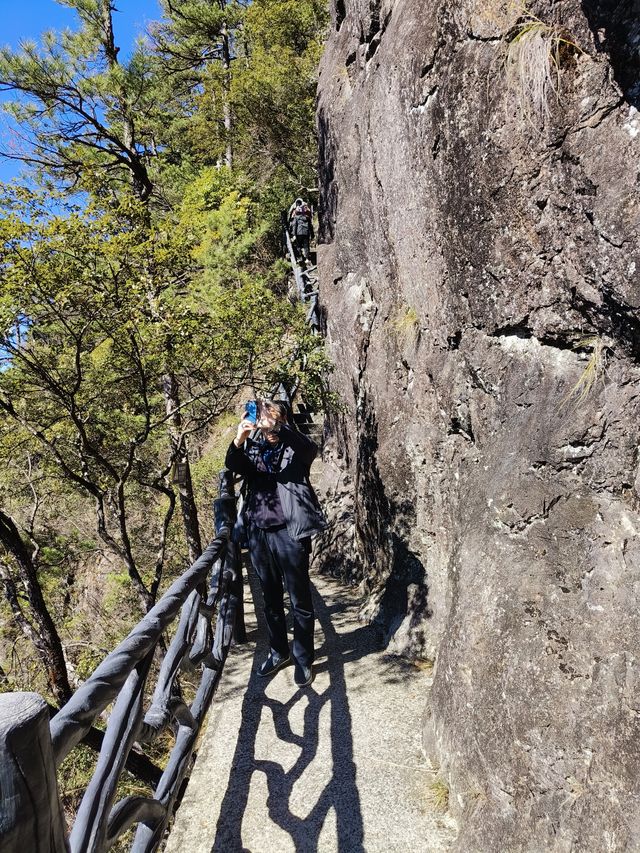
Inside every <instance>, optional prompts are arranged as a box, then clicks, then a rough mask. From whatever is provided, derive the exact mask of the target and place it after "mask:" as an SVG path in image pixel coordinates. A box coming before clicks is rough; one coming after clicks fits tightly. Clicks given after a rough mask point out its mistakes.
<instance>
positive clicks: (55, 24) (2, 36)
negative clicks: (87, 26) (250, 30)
mask: <svg viewBox="0 0 640 853" xmlns="http://www.w3.org/2000/svg"><path fill="white" fill-rule="evenodd" d="M115 6H116V9H117V10H118V11H117V12H116V13H115V14H114V19H113V24H114V30H115V36H116V44H118V45H119V46H120V49H121V56H123V57H126V56H127V54H128V53H129V51H130V50H131V48H132V46H133V45H134V43H135V40H136V37H137V36H138V35H140V34H141V33H143V32H144V30H145V28H146V26H147V24H148V23H149V21H154V20H157V19H158V18H159V17H160V9H159V6H158V2H157V0H116V3H115ZM75 25H76V16H75V13H74V12H73V11H72V10H71V9H69V8H68V7H66V6H61V5H59V4H58V3H56V2H55V0H0V45H2V46H3V47H4V46H7V45H8V46H10V47H12V48H17V47H18V46H19V42H20V40H21V39H29V40H33V41H37V40H38V37H39V35H40V33H42V32H43V31H44V30H51V29H63V28H64V27H75ZM3 97H6V95H5V96H3V95H2V94H0V99H2V98H3ZM3 132H6V116H2V114H1V113H0V134H2V133H3ZM19 171H20V165H19V164H18V163H15V162H12V161H7V160H4V159H3V158H0V181H8V180H10V179H11V178H13V177H15V176H16V175H17V174H18V172H19Z"/></svg>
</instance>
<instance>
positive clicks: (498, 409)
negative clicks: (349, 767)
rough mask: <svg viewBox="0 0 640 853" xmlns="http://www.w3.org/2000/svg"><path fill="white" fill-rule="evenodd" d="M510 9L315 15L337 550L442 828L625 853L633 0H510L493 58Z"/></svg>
mask: <svg viewBox="0 0 640 853" xmlns="http://www.w3.org/2000/svg"><path fill="white" fill-rule="evenodd" d="M517 8H520V9H521V8H522V7H516V4H510V3H500V2H496V0H482V2H481V0H460V2H457V3H445V2H435V0H423V2H417V0H395V2H391V0H383V2H380V0H367V2H364V0H344V2H343V0H336V2H335V5H334V8H333V24H332V32H331V34H330V37H329V43H328V46H327V49H326V52H325V56H324V59H323V62H322V67H321V73H320V81H319V100H318V127H319V132H320V140H321V145H320V148H321V151H320V154H321V241H322V243H323V245H321V247H320V253H319V257H320V264H319V267H320V273H321V299H322V302H323V305H324V306H325V307H326V309H327V336H328V341H329V346H330V349H331V352H332V354H333V357H334V360H335V363H336V365H337V370H336V374H335V386H336V388H337V390H339V391H340V392H341V394H342V397H343V399H344V401H345V406H346V411H345V414H344V416H343V417H342V418H336V419H334V422H333V423H332V425H331V441H330V446H331V447H332V449H333V454H334V458H335V459H336V460H337V463H338V464H339V465H340V466H341V468H342V470H343V472H344V476H345V477H346V479H345V480H343V481H342V486H341V489H342V494H341V497H340V499H339V500H338V501H337V503H336V506H338V507H340V512H341V513H342V515H343V519H342V528H341V540H340V546H341V550H342V552H343V553H347V555H348V557H349V561H350V562H349V565H348V573H349V574H350V575H351V576H352V577H353V578H354V579H355V580H356V581H358V582H360V583H361V589H362V591H363V592H364V593H365V596H366V601H367V605H366V608H365V612H366V615H367V616H368V617H369V618H371V619H377V620H378V621H379V622H380V623H381V624H382V625H383V626H384V627H385V629H386V633H387V640H388V642H389V643H390V644H391V648H393V650H394V651H396V652H398V651H403V650H404V651H406V652H407V653H408V654H410V655H419V656H422V657H428V658H433V659H435V661H436V667H435V678H434V682H433V687H432V689H431V691H430V695H429V696H425V708H426V710H425V723H424V743H425V747H426V749H427V751H428V754H429V755H430V756H431V758H432V759H433V760H434V761H435V762H437V763H438V764H439V765H440V767H441V772H442V773H443V774H444V775H445V776H446V778H447V780H448V782H449V785H450V789H451V798H450V806H451V810H452V814H453V815H454V817H455V818H456V819H457V821H458V823H459V828H460V832H459V836H458V841H457V845H458V846H457V849H458V850H460V851H464V853H472V851H498V850H500V851H547V850H553V851H605V850H610V851H618V850H620V851H622V850H636V849H640V842H638V840H637V839H638V837H640V836H639V833H638V829H639V828H640V827H639V823H640V809H639V806H640V791H639V788H638V784H637V777H638V773H639V770H640V746H639V744H640V738H639V735H640V696H639V695H638V683H637V682H638V677H639V669H638V659H639V657H640V641H639V632H638V627H637V626H638V603H639V601H638V599H639V596H640V571H639V563H638V556H639V550H640V545H639V544H638V536H637V533H638V530H639V529H640V519H639V515H638V506H639V504H638V499H639V497H640V474H639V468H638V455H637V448H638V437H639V421H638V415H639V413H640V412H639V410H640V394H639V387H638V379H639V377H640V369H639V359H640V311H639V308H640V279H639V273H640V249H639V242H638V231H639V226H640V205H639V186H640V183H639V172H638V166H639V158H638V155H639V154H640V113H638V107H639V106H640V85H639V82H638V81H639V79H640V77H639V74H640V70H639V69H640V65H639V62H638V44H639V43H640V31H639V30H638V20H640V15H639V14H638V4H637V2H629V3H623V4H617V3H613V2H610V3H604V2H594V0H585V2H582V3H578V2H577V0H560V2H553V3H552V2H550V0H545V2H536V3H532V4H531V5H530V7H529V8H530V10H531V13H532V14H534V13H535V15H536V16H537V17H538V19H539V20H540V21H541V22H543V23H544V24H545V26H539V28H538V36H539V37H540V39H541V40H542V41H541V44H542V45H543V46H544V45H546V48H544V50H543V51H542V53H540V51H539V52H538V53H537V54H535V53H532V54H531V55H530V56H529V58H528V59H527V60H526V61H525V62H524V63H523V73H522V76H521V77H518V75H515V76H514V74H513V71H512V70H510V69H512V67H513V62H512V60H513V59H514V53H513V51H514V50H515V49H516V46H517V43H518V38H516V37H517V36H518V34H520V39H521V38H522V34H523V33H524V32H525V31H524V30H523V29H522V27H521V24H522V23H523V19H522V18H520V19H518V11H517ZM514 38H516V42H515V43H514V42H513V40H514ZM510 44H511V47H509V45H510ZM555 47H558V49H559V63H560V64H559V69H558V73H557V76H556V75H555V72H554V68H555V66H554V65H553V63H552V65H551V69H552V85H554V86H557V89H558V91H557V92H555V93H554V92H553V91H551V90H550V89H549V88H548V84H547V92H546V96H545V103H546V104H547V106H548V116H547V117H546V118H545V120H544V122H541V121H539V120H538V119H537V118H536V116H535V114H534V112H533V110H534V107H535V104H533V103H532V101H531V99H530V98H529V96H528V95H527V94H526V92H527V86H528V83H529V82H530V81H535V80H541V79H543V77H541V76H540V75H541V73H542V72H543V71H544V68H543V67H542V66H541V64H540V63H541V62H542V63H544V57H545V55H546V56H548V51H549V50H551V51H553V49H554V48H555ZM545 51H546V52H545ZM543 76H544V75H543ZM523 92H524V94H523ZM538 106H539V104H538ZM590 379H593V382H592V383H590ZM349 525H350V526H349ZM337 553H339V551H338V552H337ZM336 559H337V556H336V553H334V554H333V561H334V564H335V562H336Z"/></svg>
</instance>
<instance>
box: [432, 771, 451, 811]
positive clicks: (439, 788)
mask: <svg viewBox="0 0 640 853" xmlns="http://www.w3.org/2000/svg"><path fill="white" fill-rule="evenodd" d="M427 799H428V800H429V802H430V803H431V805H432V806H433V807H434V808H435V809H436V810H437V811H439V812H446V811H448V810H449V786H448V785H447V783H446V782H445V781H444V779H441V778H437V779H435V780H434V781H433V782H431V784H430V785H429V790H428V792H427Z"/></svg>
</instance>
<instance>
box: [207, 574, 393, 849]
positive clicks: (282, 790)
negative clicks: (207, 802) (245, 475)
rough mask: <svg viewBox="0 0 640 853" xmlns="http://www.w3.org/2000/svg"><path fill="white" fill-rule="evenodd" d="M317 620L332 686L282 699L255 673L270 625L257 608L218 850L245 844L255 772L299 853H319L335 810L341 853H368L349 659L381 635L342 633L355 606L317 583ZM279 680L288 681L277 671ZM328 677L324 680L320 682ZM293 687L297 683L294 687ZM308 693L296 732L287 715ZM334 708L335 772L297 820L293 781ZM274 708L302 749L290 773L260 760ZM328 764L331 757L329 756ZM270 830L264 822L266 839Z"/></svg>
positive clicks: (283, 733)
mask: <svg viewBox="0 0 640 853" xmlns="http://www.w3.org/2000/svg"><path fill="white" fill-rule="evenodd" d="M250 584H251V590H252V594H253V597H254V601H257V602H260V601H261V596H260V592H259V590H257V589H256V579H255V578H254V577H253V576H252V573H250ZM312 588H313V597H314V606H315V609H316V619H317V620H318V623H319V625H320V627H321V629H322V631H323V634H324V643H323V644H322V646H321V648H320V649H318V651H317V657H318V658H321V657H325V656H326V660H322V661H321V662H320V663H318V664H316V665H315V667H314V673H315V676H316V679H317V676H318V674H320V673H323V672H326V671H328V676H329V685H328V687H326V688H325V689H323V690H322V692H318V691H317V689H316V687H315V685H316V682H315V681H314V683H313V684H312V685H311V686H310V687H307V688H304V689H298V690H296V691H295V693H294V694H293V695H292V696H291V698H290V699H289V700H288V701H286V702H282V701H279V700H278V699H274V698H271V697H269V696H267V695H266V693H265V689H266V688H267V686H268V684H269V682H266V683H265V681H264V680H263V679H261V678H258V677H257V676H256V674H255V668H256V667H255V663H257V662H258V661H260V660H262V658H263V656H264V655H265V654H266V648H265V639H264V638H265V635H266V631H265V627H264V621H263V615H262V609H261V606H260V605H259V606H258V607H257V608H256V612H257V616H258V625H259V637H260V640H259V643H258V646H257V648H256V654H255V659H254V669H253V672H252V674H251V678H250V680H249V684H248V687H247V692H246V694H245V697H244V700H243V703H242V723H241V726H240V731H239V733H238V742H237V746H236V750H235V755H234V759H233V765H232V775H231V778H230V780H229V784H228V787H227V791H226V793H225V796H224V799H223V802H222V807H221V810H220V818H219V820H218V824H217V827H216V839H215V842H214V845H213V848H212V853H222V851H225V853H240V851H243V850H245V848H244V847H243V844H242V820H243V816H244V814H245V811H246V809H247V803H248V800H249V790H250V786H251V781H252V777H253V774H254V773H264V774H265V777H266V782H267V789H268V799H267V809H268V813H269V819H270V820H271V821H273V823H275V824H277V825H278V826H279V827H280V828H281V829H282V830H284V831H285V832H286V833H288V835H289V836H290V837H291V839H292V841H293V844H294V847H295V850H296V853H317V851H318V843H319V839H320V834H321V832H322V827H323V825H324V823H325V820H326V818H327V815H328V813H329V811H330V810H331V809H333V810H334V811H335V815H336V826H337V839H336V841H337V845H336V849H337V850H338V851H340V853H364V846H363V821H362V812H361V808H360V795H359V793H358V788H357V785H356V767H355V763H354V756H353V739H352V727H351V713H350V710H349V702H348V699H347V689H346V682H345V673H344V667H345V663H347V662H350V661H354V660H358V659H360V658H362V657H365V656H366V655H368V654H371V653H373V652H376V651H378V650H379V649H380V643H379V641H378V634H377V631H376V629H375V628H372V627H370V626H365V627H359V628H357V629H356V630H355V631H351V632H349V633H347V634H338V633H337V631H336V630H335V629H334V627H333V625H332V616H333V617H336V616H338V615H339V614H340V613H343V612H344V611H346V610H347V609H348V607H349V606H350V604H349V602H348V601H347V602H345V603H342V602H339V603H335V604H332V605H331V606H328V605H327V604H326V603H325V602H324V601H323V600H322V598H321V596H320V595H319V594H318V592H317V590H316V589H315V587H313V585H312ZM275 678H282V673H279V674H278V675H276V676H275ZM320 680H321V681H322V682H326V678H321V679H320ZM294 689H295V688H294ZM305 697H306V701H307V702H308V704H307V707H306V708H305V711H304V731H303V734H302V736H300V735H297V734H295V733H294V732H293V729H292V726H291V721H290V718H289V714H290V712H291V710H292V709H293V708H294V706H295V705H296V704H297V703H298V702H299V701H300V700H302V699H304V698H305ZM326 705H329V707H330V715H331V722H330V740H331V746H330V748H331V756H330V761H331V765H332V773H331V778H330V780H329V782H328V783H327V784H326V785H325V787H324V789H323V790H322V791H321V792H320V794H319V796H318V798H317V801H316V802H315V804H314V805H313V807H312V808H311V810H310V811H309V813H308V815H307V817H303V818H301V817H298V816H297V815H295V814H293V812H292V810H291V796H292V792H293V788H294V785H295V784H296V783H297V782H298V780H300V779H301V777H302V776H303V774H304V773H305V771H306V770H307V769H308V768H309V767H310V765H311V763H312V762H313V760H314V758H316V755H317V753H318V746H319V742H320V740H319V737H320V731H319V729H320V727H319V723H320V713H321V711H322V709H323V708H324V707H325V706H326ZM266 708H268V709H269V711H270V712H271V714H272V716H273V724H274V728H275V731H276V734H277V736H278V738H279V739H280V740H281V741H283V742H285V743H287V744H291V746H292V747H293V748H295V749H297V750H299V755H298V758H297V760H296V761H295V763H294V764H293V766H292V767H291V769H290V770H288V771H285V770H284V768H283V767H282V766H281V765H280V764H278V763H277V762H276V761H270V760H260V759H257V758H256V741H257V734H258V729H259V726H260V720H261V715H262V713H263V709H266ZM323 761H324V766H325V767H326V765H327V764H329V756H328V755H325V756H324V758H323ZM267 838H268V828H267V827H266V826H265V841H266V839H267Z"/></svg>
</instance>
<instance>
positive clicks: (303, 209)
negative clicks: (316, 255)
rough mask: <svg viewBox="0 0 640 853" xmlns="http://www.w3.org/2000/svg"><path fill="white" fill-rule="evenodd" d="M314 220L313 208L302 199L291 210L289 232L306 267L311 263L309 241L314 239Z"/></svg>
mask: <svg viewBox="0 0 640 853" xmlns="http://www.w3.org/2000/svg"><path fill="white" fill-rule="evenodd" d="M312 218H313V217H312V214H311V208H310V207H309V205H308V204H307V203H306V202H305V201H303V200H302V199H301V198H297V199H296V200H295V201H294V203H293V205H292V206H291V207H290V208H289V230H290V233H291V237H292V238H293V241H294V243H295V245H296V246H297V247H298V254H299V256H300V258H301V259H302V260H303V261H304V262H305V265H306V264H308V263H309V241H310V240H311V238H312V237H313V221H312Z"/></svg>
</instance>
